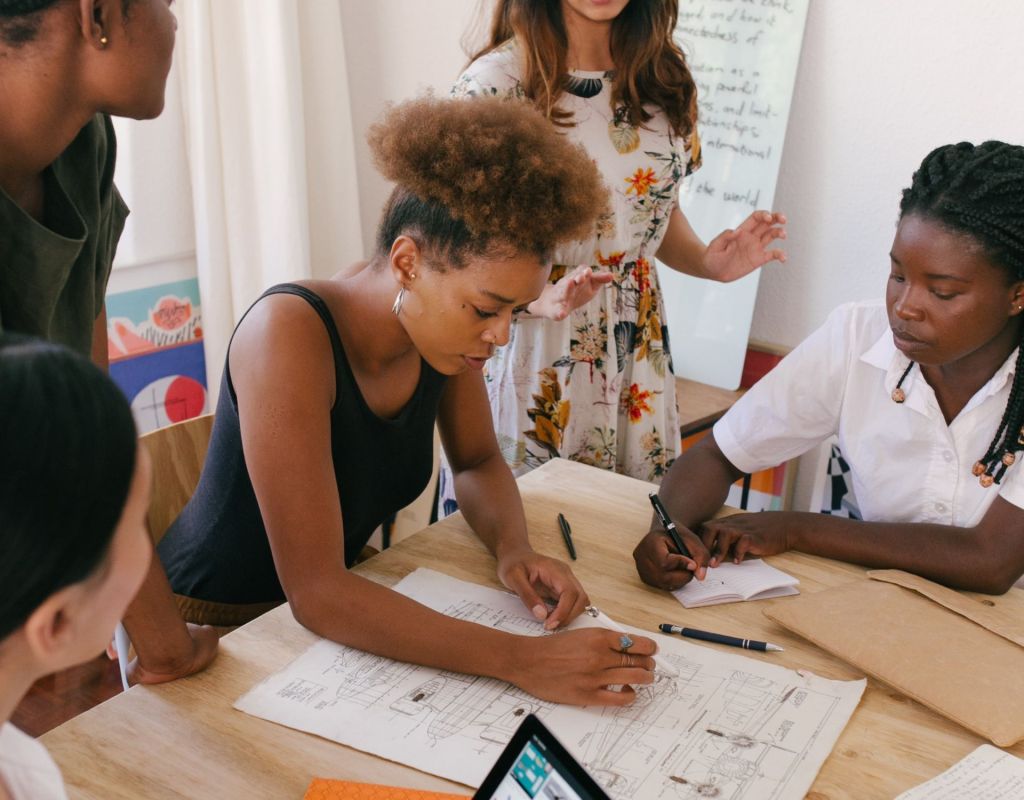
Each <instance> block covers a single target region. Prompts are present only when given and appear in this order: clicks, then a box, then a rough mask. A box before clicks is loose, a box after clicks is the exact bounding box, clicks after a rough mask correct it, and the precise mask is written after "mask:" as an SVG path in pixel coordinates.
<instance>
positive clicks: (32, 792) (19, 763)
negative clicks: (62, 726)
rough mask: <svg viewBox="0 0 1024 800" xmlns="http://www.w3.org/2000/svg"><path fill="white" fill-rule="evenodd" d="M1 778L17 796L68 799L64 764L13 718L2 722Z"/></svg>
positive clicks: (0, 744)
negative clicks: (21, 729) (61, 766)
mask: <svg viewBox="0 0 1024 800" xmlns="http://www.w3.org/2000/svg"><path fill="white" fill-rule="evenodd" d="M0 781H2V782H3V783H4V784H6V786H7V789H8V790H9V791H10V792H11V793H12V796H13V797H15V798H17V797H32V798H36V799H37V800H67V794H66V793H65V791H64V780H63V778H62V777H61V774H60V768H59V767H58V766H57V764H56V763H55V762H54V760H53V758H52V757H51V756H50V754H49V753H48V752H47V751H46V748H45V747H43V745H42V744H40V743H39V742H37V741H36V740H35V739H33V738H32V737H31V736H28V735H26V734H24V733H22V732H21V731H20V730H18V729H17V728H16V727H14V726H13V725H12V724H11V723H9V722H5V723H3V725H0Z"/></svg>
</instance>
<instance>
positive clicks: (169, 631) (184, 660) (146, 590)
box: [124, 553, 195, 676]
mask: <svg viewBox="0 0 1024 800" xmlns="http://www.w3.org/2000/svg"><path fill="white" fill-rule="evenodd" d="M124 627H125V630H127V631H128V636H129V637H130V638H131V640H132V645H133V646H134V647H135V652H136V653H137V654H138V657H139V663H140V664H142V665H143V666H144V667H145V669H146V670H147V671H149V672H153V673H160V674H165V675H179V676H181V675H185V674H188V673H189V672H190V671H191V669H190V667H191V665H192V664H193V660H194V658H195V645H194V642H193V640H192V637H191V636H190V635H189V632H188V628H187V627H186V625H185V622H184V620H182V618H181V614H180V612H179V611H178V605H177V603H175V601H174V593H173V592H172V591H171V585H170V583H168V581H167V575H166V574H165V573H164V570H163V566H162V565H161V564H160V559H159V558H157V557H156V554H155V553H154V555H153V558H152V560H151V561H150V564H149V572H148V573H147V574H146V580H145V582H144V583H143V584H142V588H140V589H139V592H138V594H136V595H135V599H134V600H133V601H132V604H131V605H130V606H128V610H127V612H125V617H124Z"/></svg>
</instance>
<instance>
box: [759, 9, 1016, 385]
mask: <svg viewBox="0 0 1024 800" xmlns="http://www.w3.org/2000/svg"><path fill="white" fill-rule="evenodd" d="M1022 31H1024V3H1022V2H1020V0H973V2H970V3H967V2H963V0H899V1H898V2H894V0H857V2H848V1H847V2H835V1H834V0H812V2H811V5H810V11H809V14H808V18H807V30H806V34H805V38H804V48H803V53H802V57H801V61H800V68H799V71H798V72H797V80H796V89H795V94H794V98H793V107H792V111H791V115H790V122H789V130H788V133H787V136H786V145H785V153H784V155H783V159H782V166H781V171H780V177H779V185H778V189H777V191H776V207H777V208H778V209H779V210H781V211H784V212H786V214H787V215H788V216H789V243H788V245H787V248H786V249H787V251H788V255H789V261H788V263H787V264H785V265H784V266H782V267H778V266H775V267H771V268H769V269H768V270H766V271H765V273H764V275H762V277H761V283H760V287H759V291H758V298H757V305H756V307H755V311H754V321H753V327H752V330H751V337H752V338H754V339H757V340H760V341H766V342H771V343H774V344H780V345H785V346H788V347H792V346H793V345H796V344H797V343H799V342H800V341H801V340H802V339H803V338H804V337H805V336H807V334H809V333H810V332H811V331H812V330H814V329H815V328H816V327H817V326H818V325H819V324H820V323H821V322H822V321H824V319H825V316H826V315H827V314H828V312H829V311H830V310H831V309H832V308H834V307H835V306H837V305H839V304H840V303H843V302H846V301H848V300H858V299H864V298H871V297H879V296H881V293H882V291H883V289H884V281H885V276H886V275H887V274H888V268H889V262H888V253H889V247H890V245H891V244H892V237H893V234H894V232H895V227H896V214H897V210H898V204H899V199H900V191H901V190H902V189H903V188H904V187H906V186H908V185H909V184H910V178H911V175H912V174H913V172H914V170H915V169H916V167H917V166H918V164H920V162H921V160H922V159H923V158H924V156H925V155H926V154H927V153H928V152H929V151H930V150H931V149H932V148H934V147H936V146H938V145H941V144H947V143H950V142H957V141H961V140H965V139H966V140H969V141H974V142H980V141H983V140H985V139H1003V140H1007V141H1011V142H1020V143H1024V67H1022V65H1021V62H1020V53H1021V50H1020V47H1021V41H1020V34H1021V32H1022ZM808 378H809V379H812V376H808Z"/></svg>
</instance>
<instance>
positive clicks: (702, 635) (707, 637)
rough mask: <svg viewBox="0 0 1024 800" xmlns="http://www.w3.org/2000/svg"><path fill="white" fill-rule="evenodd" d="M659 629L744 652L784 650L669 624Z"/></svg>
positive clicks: (736, 637)
mask: <svg viewBox="0 0 1024 800" xmlns="http://www.w3.org/2000/svg"><path fill="white" fill-rule="evenodd" d="M658 629H659V630H661V632H662V633H678V634H679V635H680V636H686V637H688V638H690V639H700V640H701V641H705V642H714V643H715V644H727V645H730V646H731V647H742V648H743V649H744V650H761V651H762V652H765V651H768V652H771V651H774V652H778V653H781V652H783V650H782V648H781V647H779V646H778V645H777V644H772V643H771V642H759V641H756V640H755V639H741V638H739V637H738V636H726V635H725V634H724V633H712V632H711V631H702V630H698V629H697V628H681V627H679V626H678V625H670V624H669V623H667V622H663V623H661V625H659V626H658Z"/></svg>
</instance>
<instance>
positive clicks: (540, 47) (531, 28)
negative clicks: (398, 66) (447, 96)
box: [470, 0, 697, 138]
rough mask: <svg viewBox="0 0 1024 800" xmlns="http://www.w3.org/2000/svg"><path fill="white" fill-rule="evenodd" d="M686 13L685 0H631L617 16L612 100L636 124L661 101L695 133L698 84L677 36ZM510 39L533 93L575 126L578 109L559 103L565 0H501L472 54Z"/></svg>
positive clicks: (552, 114) (680, 131) (672, 118)
mask: <svg viewBox="0 0 1024 800" xmlns="http://www.w3.org/2000/svg"><path fill="white" fill-rule="evenodd" d="M678 14H679V0H630V2H629V3H628V4H627V5H626V7H625V8H624V9H623V10H622V13H620V14H619V15H618V16H617V17H616V18H615V19H614V20H613V22H612V35H611V51H612V61H613V62H614V64H615V77H614V78H613V80H612V107H613V108H616V109H618V108H622V109H624V111H625V115H626V119H627V120H628V121H629V123H630V124H631V125H633V126H634V127H640V126H641V125H643V124H644V123H646V122H647V121H648V120H650V119H651V116H652V115H651V114H650V113H648V112H647V111H645V110H644V105H645V104H649V105H654V106H657V107H658V108H661V109H662V110H663V111H664V112H665V114H666V116H667V117H668V120H669V123H670V125H671V126H672V130H673V132H674V133H675V134H676V135H677V136H680V137H682V138H688V137H689V135H690V133H691V132H692V131H693V128H694V125H695V124H696V121H697V86H696V84H695V83H694V80H693V76H692V75H691V74H690V68H689V67H688V66H687V64H686V56H684V55H683V51H682V50H681V49H680V48H679V45H677V44H676V43H675V41H674V40H673V39H672V31H673V30H674V28H675V24H676V18H677V16H678ZM509 39H515V40H516V41H517V42H518V44H519V48H520V56H521V57H522V59H523V62H524V63H523V76H522V81H521V83H522V87H523V91H524V93H525V94H526V97H527V98H529V99H530V100H531V101H532V102H533V103H534V105H536V106H537V108H539V109H540V110H541V112H543V114H544V115H545V116H546V117H547V118H548V119H550V120H551V121H552V122H554V123H555V124H557V125H570V124H571V117H572V114H571V113H570V112H568V111H565V110H563V109H560V108H557V103H558V99H559V98H560V97H561V95H562V92H563V91H565V83H566V78H567V70H566V56H567V53H568V49H569V38H568V35H567V34H566V28H565V19H564V18H563V16H562V0H497V3H496V5H495V9H494V17H493V19H492V21H491V31H490V36H489V41H488V44H487V45H486V46H485V47H483V48H481V49H480V50H479V51H478V52H476V53H475V54H474V55H473V56H472V58H471V59H470V61H471V62H472V61H475V60H476V59H478V58H480V56H482V55H485V54H487V53H490V52H491V51H493V50H495V49H497V48H498V47H500V46H501V45H503V44H504V43H505V42H507V41H508V40H509Z"/></svg>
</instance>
